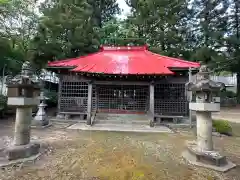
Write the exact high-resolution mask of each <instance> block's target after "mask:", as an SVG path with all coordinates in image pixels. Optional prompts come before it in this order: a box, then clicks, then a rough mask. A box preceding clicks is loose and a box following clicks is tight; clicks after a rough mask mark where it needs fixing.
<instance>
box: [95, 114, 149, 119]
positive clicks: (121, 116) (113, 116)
mask: <svg viewBox="0 0 240 180" xmlns="http://www.w3.org/2000/svg"><path fill="white" fill-rule="evenodd" d="M148 118H149V116H148V115H146V114H107V113H97V114H96V117H95V119H99V120H123V119H126V120H148Z"/></svg>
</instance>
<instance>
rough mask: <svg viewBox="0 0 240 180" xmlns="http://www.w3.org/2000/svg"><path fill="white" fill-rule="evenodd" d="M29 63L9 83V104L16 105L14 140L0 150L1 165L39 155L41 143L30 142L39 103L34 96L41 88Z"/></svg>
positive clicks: (20, 161)
mask: <svg viewBox="0 0 240 180" xmlns="http://www.w3.org/2000/svg"><path fill="white" fill-rule="evenodd" d="M30 75H31V73H30V71H29V63H27V62H26V63H24V64H23V67H22V74H21V75H20V76H18V77H17V78H15V79H13V80H12V81H11V82H9V83H8V105H9V106H15V107H16V121H15V130H14V140H13V143H12V145H10V146H9V147H6V148H5V149H2V150H1V151H0V167H4V166H8V165H12V164H16V163H22V162H25V161H29V160H34V159H36V158H37V157H38V156H39V150H40V144H39V143H30V136H31V132H30V131H31V121H32V108H33V107H34V106H36V105H37V104H39V100H38V99H37V97H35V96H34V93H35V90H38V89H39V88H38V87H37V86H36V84H34V83H33V81H32V80H31V79H30Z"/></svg>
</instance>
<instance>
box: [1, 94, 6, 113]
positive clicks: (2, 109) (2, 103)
mask: <svg viewBox="0 0 240 180" xmlns="http://www.w3.org/2000/svg"><path fill="white" fill-rule="evenodd" d="M6 108H7V96H4V95H0V111H4V110H6Z"/></svg>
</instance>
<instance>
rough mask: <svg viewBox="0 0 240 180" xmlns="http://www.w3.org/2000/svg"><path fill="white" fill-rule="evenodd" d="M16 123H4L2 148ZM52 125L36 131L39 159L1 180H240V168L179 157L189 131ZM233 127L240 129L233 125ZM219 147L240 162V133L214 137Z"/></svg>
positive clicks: (2, 174) (1, 175) (11, 169)
mask: <svg viewBox="0 0 240 180" xmlns="http://www.w3.org/2000/svg"><path fill="white" fill-rule="evenodd" d="M12 125H13V123H12V122H11V121H3V122H2V125H1V127H0V137H1V141H0V142H1V144H0V146H5V145H8V144H9V143H10V142H11V140H12V136H11V134H12V132H13V128H12V127H13V126H12ZM68 125H69V124H54V125H53V126H52V127H51V128H48V129H44V130H32V139H33V140H39V141H40V142H41V143H42V152H43V155H42V156H41V157H40V159H39V160H37V161H36V162H35V163H28V164H24V165H19V166H18V167H9V168H6V169H3V170H1V172H0V180H55V179H56V180H70V179H71V180H94V179H95V180H97V179H100V180H138V179H139V180H142V179H143V180H240V168H239V167H237V168H235V169H233V170H231V171H229V172H227V173H218V172H215V171H211V170H208V169H205V168H199V167H195V166H191V165H189V164H187V163H186V161H185V160H184V159H183V158H182V157H181V153H182V151H183V150H184V145H185V144H184V143H185V141H186V140H190V139H194V138H195V137H194V135H193V134H194V133H192V132H191V131H188V132H187V131H184V132H181V131H178V132H177V133H175V134H163V133H161V134H151V133H149V134H148V133H123V132H121V133H114V132H90V131H86V132H83V131H77V130H76V131H73V130H66V127H67V126H68ZM234 130H235V131H240V126H239V128H238V127H237V126H235V129H234ZM214 143H215V145H216V148H217V149H218V150H219V151H221V152H223V153H225V154H226V155H227V157H228V158H230V160H232V161H233V162H234V163H237V164H239V163H240V157H239V154H240V136H236V137H214Z"/></svg>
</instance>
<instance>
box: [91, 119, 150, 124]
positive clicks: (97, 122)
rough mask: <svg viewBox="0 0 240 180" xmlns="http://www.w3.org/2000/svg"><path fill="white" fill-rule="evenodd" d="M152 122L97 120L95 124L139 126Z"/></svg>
mask: <svg viewBox="0 0 240 180" xmlns="http://www.w3.org/2000/svg"><path fill="white" fill-rule="evenodd" d="M149 121H150V120H145V121H137V120H134V121H130V120H129V121H127V120H96V119H95V121H94V123H95V124H129V125H130V124H139V125H141V124H142V125H143V124H147V125H148V124H149Z"/></svg>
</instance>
